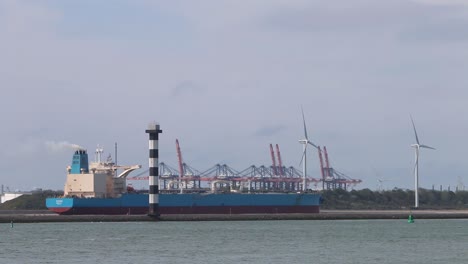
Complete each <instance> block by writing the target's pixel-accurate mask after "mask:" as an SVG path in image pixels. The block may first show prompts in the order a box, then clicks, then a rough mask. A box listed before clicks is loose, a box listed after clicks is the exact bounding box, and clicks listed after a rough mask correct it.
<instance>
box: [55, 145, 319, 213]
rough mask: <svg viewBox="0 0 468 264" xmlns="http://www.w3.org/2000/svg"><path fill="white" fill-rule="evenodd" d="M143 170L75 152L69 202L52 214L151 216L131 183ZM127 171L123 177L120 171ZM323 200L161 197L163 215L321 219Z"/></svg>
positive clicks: (60, 200) (311, 196)
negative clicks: (91, 159) (129, 179)
mask: <svg viewBox="0 0 468 264" xmlns="http://www.w3.org/2000/svg"><path fill="white" fill-rule="evenodd" d="M139 168H141V166H140V165H133V166H117V165H116V164H114V163H113V162H112V159H111V158H110V156H109V158H108V159H107V160H106V161H103V160H102V149H99V148H98V149H97V150H96V158H95V161H94V162H92V163H88V153H87V151H86V150H84V149H78V150H76V151H75V152H74V155H73V159H72V165H71V166H68V167H67V179H66V183H65V188H64V196H63V197H55V198H47V199H46V206H47V208H48V209H49V210H51V211H53V212H56V213H58V214H62V215H76V214H106V215H107V214H114V215H125V214H127V215H128V214H132V215H133V214H148V211H149V194H148V193H141V192H135V191H134V190H132V188H128V186H127V185H126V177H127V175H128V174H129V173H131V172H132V171H134V170H136V169H139ZM119 170H120V171H122V172H121V173H120V174H117V171H119ZM320 199H321V198H320V194H318V193H312V192H305V193H302V192H289V193H285V192H277V193H274V192H269V193H260V192H259V193H255V192H254V193H246V192H239V191H238V192H236V193H234V192H230V191H228V192H226V191H225V190H223V191H217V190H213V189H208V190H205V191H198V192H191V193H169V192H168V193H164V192H163V193H161V194H159V210H160V214H163V215H164V214H276V213H279V214H280V213H318V212H319V204H320Z"/></svg>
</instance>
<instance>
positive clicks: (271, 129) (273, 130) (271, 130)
mask: <svg viewBox="0 0 468 264" xmlns="http://www.w3.org/2000/svg"><path fill="white" fill-rule="evenodd" d="M286 128H287V127H286V126H283V125H274V126H264V127H261V128H259V129H258V130H257V131H256V132H255V136H258V137H272V136H276V135H278V134H280V133H282V132H283V131H285V130H286Z"/></svg>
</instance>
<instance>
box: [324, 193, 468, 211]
mask: <svg viewBox="0 0 468 264" xmlns="http://www.w3.org/2000/svg"><path fill="white" fill-rule="evenodd" d="M413 206H414V191H412V190H403V189H398V188H395V189H393V190H388V191H371V190H370V189H362V190H351V191H346V190H343V189H337V190H328V191H323V192H322V205H321V208H322V209H350V210H352V209H356V210H357V209H367V210H374V209H375V210H385V209H409V208H411V207H413ZM419 208H420V209H464V208H468V191H457V192H453V191H436V190H427V189H419Z"/></svg>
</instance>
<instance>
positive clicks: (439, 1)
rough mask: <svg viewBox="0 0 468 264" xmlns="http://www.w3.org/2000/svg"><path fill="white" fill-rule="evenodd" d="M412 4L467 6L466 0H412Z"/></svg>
mask: <svg viewBox="0 0 468 264" xmlns="http://www.w3.org/2000/svg"><path fill="white" fill-rule="evenodd" d="M412 1H413V2H416V3H420V4H426V5H435V6H468V1H466V0H412Z"/></svg>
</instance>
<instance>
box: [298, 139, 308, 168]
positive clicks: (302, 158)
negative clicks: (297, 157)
mask: <svg viewBox="0 0 468 264" xmlns="http://www.w3.org/2000/svg"><path fill="white" fill-rule="evenodd" d="M306 151H307V144H306V145H305V148H304V152H302V157H301V162H299V166H301V165H302V162H303V161H304V156H305V154H306Z"/></svg>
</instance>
